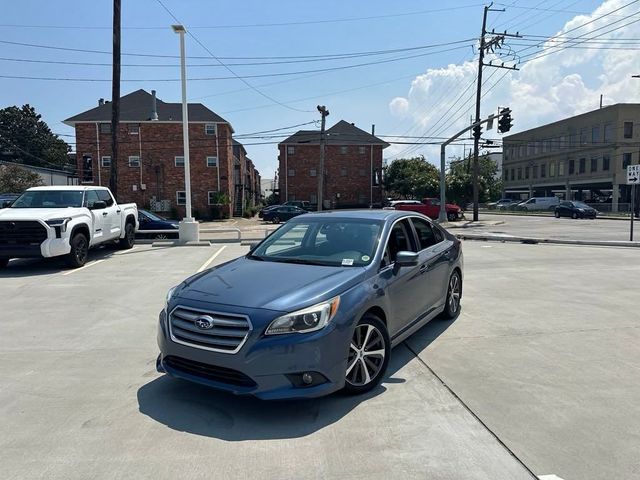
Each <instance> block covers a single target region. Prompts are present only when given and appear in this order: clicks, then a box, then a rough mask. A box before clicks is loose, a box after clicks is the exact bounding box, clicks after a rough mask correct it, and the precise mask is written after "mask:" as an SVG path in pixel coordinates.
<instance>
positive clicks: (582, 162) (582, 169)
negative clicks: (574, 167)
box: [578, 158, 587, 173]
mask: <svg viewBox="0 0 640 480" xmlns="http://www.w3.org/2000/svg"><path fill="white" fill-rule="evenodd" d="M586 171H587V159H586V158H581V159H580V171H579V172H578V173H585V172H586Z"/></svg>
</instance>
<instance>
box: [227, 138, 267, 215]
mask: <svg viewBox="0 0 640 480" xmlns="http://www.w3.org/2000/svg"><path fill="white" fill-rule="evenodd" d="M233 178H234V202H233V214H234V215H235V216H240V215H242V213H243V211H244V210H245V209H246V208H248V207H255V206H256V205H257V204H258V203H259V202H260V200H261V199H262V193H261V191H260V174H259V173H258V171H257V170H256V167H255V165H254V164H253V161H252V160H251V159H250V158H249V157H247V151H246V150H245V148H244V146H243V145H242V144H241V143H240V142H238V141H237V140H233Z"/></svg>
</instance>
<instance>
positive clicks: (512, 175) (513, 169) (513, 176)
mask: <svg viewBox="0 0 640 480" xmlns="http://www.w3.org/2000/svg"><path fill="white" fill-rule="evenodd" d="M515 179H516V169H515V168H512V169H511V181H512V182H513V181H514V180H515Z"/></svg>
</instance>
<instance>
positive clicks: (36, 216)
mask: <svg viewBox="0 0 640 480" xmlns="http://www.w3.org/2000/svg"><path fill="white" fill-rule="evenodd" d="M83 213H84V209H83V208H4V209H2V210H0V220H51V219H54V218H66V217H75V216H78V215H82V214H83Z"/></svg>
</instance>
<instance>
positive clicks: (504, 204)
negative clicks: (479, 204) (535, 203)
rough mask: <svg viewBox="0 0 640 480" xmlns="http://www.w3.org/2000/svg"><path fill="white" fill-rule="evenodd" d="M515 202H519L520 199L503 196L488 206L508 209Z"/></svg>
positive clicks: (496, 208) (492, 208) (491, 208)
mask: <svg viewBox="0 0 640 480" xmlns="http://www.w3.org/2000/svg"><path fill="white" fill-rule="evenodd" d="M513 203H519V201H518V200H514V199H512V198H501V199H500V200H498V201H497V202H491V203H487V208H488V209H489V210H506V209H507V208H508V207H509V205H511V204H513Z"/></svg>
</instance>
